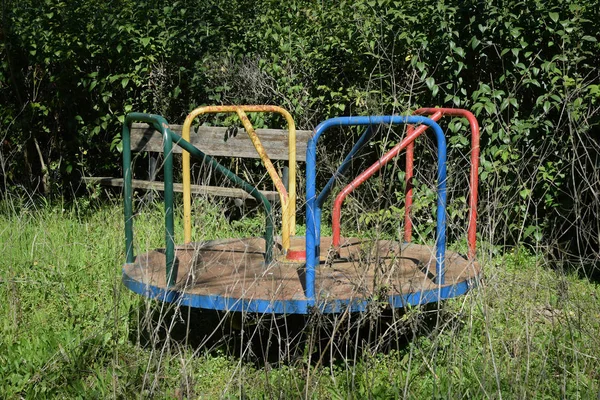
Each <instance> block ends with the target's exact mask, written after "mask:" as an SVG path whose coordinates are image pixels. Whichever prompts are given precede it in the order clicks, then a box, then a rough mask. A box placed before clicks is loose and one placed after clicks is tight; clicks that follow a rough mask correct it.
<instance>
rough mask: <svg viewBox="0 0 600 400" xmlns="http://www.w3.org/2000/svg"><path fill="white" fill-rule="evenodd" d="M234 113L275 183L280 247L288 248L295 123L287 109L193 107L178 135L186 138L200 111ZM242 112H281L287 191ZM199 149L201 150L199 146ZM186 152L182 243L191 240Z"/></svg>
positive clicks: (293, 192) (185, 155) (291, 227)
mask: <svg viewBox="0 0 600 400" xmlns="http://www.w3.org/2000/svg"><path fill="white" fill-rule="evenodd" d="M221 112H232V113H233V112H234V113H236V114H237V115H238V117H239V118H240V120H241V121H242V125H243V126H244V129H245V130H246V132H248V136H249V137H250V140H251V141H252V144H253V145H254V148H255V149H256V151H257V153H258V155H259V156H260V159H261V160H262V162H263V164H264V165H265V168H266V169H267V172H268V173H269V176H270V177H271V179H272V180H273V183H274V184H275V188H276V189H277V192H278V193H279V199H280V201H281V209H282V218H281V219H282V221H281V242H282V243H281V244H282V246H283V250H284V251H287V250H288V249H289V248H290V236H291V235H295V234H296V124H295V123H294V120H293V118H292V116H291V115H290V113H289V112H287V111H286V110H284V109H283V108H281V107H277V106H207V107H199V108H196V109H195V110H193V111H192V112H191V113H190V114H189V115H188V116H187V117H186V119H185V122H184V123H183V129H182V135H181V136H182V137H183V138H184V139H185V140H187V141H188V142H189V141H190V129H191V126H192V122H193V121H194V119H195V118H196V117H197V116H199V115H202V114H208V113H221ZM246 112H270V113H278V114H281V115H283V117H284V118H285V120H286V121H287V124H288V132H289V134H288V154H289V167H288V168H289V178H288V190H289V193H288V190H286V189H285V186H284V184H283V182H282V180H281V178H280V177H279V175H278V174H277V171H276V170H275V167H274V166H273V163H272V162H271V160H270V159H269V156H268V155H267V152H266V151H265V148H264V147H263V145H262V144H261V142H260V139H259V138H258V135H257V134H256V132H255V131H254V127H253V126H252V124H251V123H250V120H249V119H248V116H247V115H246ZM201 150H202V149H201ZM190 168H191V166H190V154H189V153H188V152H187V151H185V150H184V151H183V232H184V241H185V243H190V242H191V241H192V193H191V170H190Z"/></svg>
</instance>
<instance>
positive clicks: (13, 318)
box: [0, 199, 600, 399]
mask: <svg viewBox="0 0 600 400" xmlns="http://www.w3.org/2000/svg"><path fill="white" fill-rule="evenodd" d="M203 207H204V214H203V215H204V217H202V218H204V219H205V220H204V219H202V220H200V221H199V222H198V223H197V224H196V225H197V226H200V227H201V226H203V224H204V226H207V225H208V224H212V225H211V226H212V228H211V229H199V230H198V231H197V233H196V234H197V235H205V236H213V237H228V236H233V235H236V234H240V235H247V234H259V233H260V218H261V217H260V215H259V216H254V217H252V218H251V217H248V218H247V219H246V220H244V221H242V222H238V223H237V225H234V227H233V228H232V225H231V224H229V223H228V222H227V220H226V218H225V216H224V214H223V213H222V212H221V211H220V208H218V207H213V208H207V206H206V205H203ZM162 216H163V214H162V210H161V207H160V206H157V205H154V204H151V205H149V206H146V207H145V208H143V209H142V210H141V211H140V212H139V214H138V217H137V218H136V222H135V227H136V231H135V232H136V238H137V245H138V246H139V249H138V250H143V249H146V248H152V247H155V246H160V245H162V243H163V240H164V229H163V218H162ZM122 220H123V218H122V208H121V206H120V204H114V203H108V204H100V205H98V204H92V205H90V201H89V200H87V199H80V200H78V201H77V202H76V203H74V204H68V205H65V204H60V203H59V204H56V203H55V204H42V205H39V204H35V203H34V202H26V201H24V200H22V199H12V200H6V201H5V202H4V203H3V204H2V213H1V214H0V243H2V256H1V257H0V291H1V293H2V302H0V321H1V323H0V326H1V327H2V334H1V335H0V397H1V398H7V399H11V398H22V397H25V398H36V397H40V398H46V397H59V398H94V397H95V398H114V397H118V398H129V397H143V398H146V397H157V398H184V397H186V398H220V397H225V398H238V397H244V398H298V397H307V398H331V399H338V398H340V399H341V398H431V397H435V398H465V397H466V398H500V397H502V398H558V397H561V398H591V397H596V396H597V395H598V393H599V392H600V386H599V383H598V382H599V381H600V367H599V366H600V360H599V359H600V335H598V332H599V331H600V301H599V300H598V296H600V290H599V288H598V285H597V284H596V283H594V282H590V281H588V280H586V279H582V278H580V277H579V276H577V275H574V274H571V273H565V272H562V271H557V270H553V269H552V268H549V267H548V266H547V265H545V262H544V258H543V257H542V256H541V255H540V254H534V253H537V251H536V249H533V250H529V251H527V250H525V249H523V248H516V249H514V250H513V251H510V252H508V253H505V254H501V253H499V252H497V250H496V249H494V248H493V247H491V246H487V247H486V248H485V249H483V250H481V252H480V256H479V260H480V262H482V263H483V266H484V271H485V280H484V281H483V282H482V284H481V285H480V287H479V288H478V289H476V290H475V291H473V292H472V293H470V294H469V295H467V296H465V297H462V298H459V299H455V300H450V301H447V302H445V303H444V304H443V305H441V308H440V309H437V307H429V308H412V309H408V310H405V312H403V313H396V314H394V315H391V314H385V312H384V313H383V314H382V315H375V313H371V315H362V316H348V315H340V316H336V317H330V318H324V317H323V316H319V315H313V316H309V317H308V318H307V319H306V320H303V319H300V320H296V321H286V320H282V319H269V318H260V317H257V316H251V315H238V314H234V315H231V314H230V315H227V314H216V313H212V314H211V313H208V312H197V311H194V310H187V309H173V308H172V307H168V306H165V305H161V304H159V303H155V302H149V301H145V300H143V299H141V298H139V297H138V296H136V295H134V294H132V293H130V292H129V291H128V290H126V289H125V288H124V287H123V285H122V284H121V282H120V279H121V272H120V265H121V263H122V262H123V259H124V251H123V221H122ZM177 223H178V224H180V220H178V221H177ZM257 227H258V228H257ZM255 231H256V232H255ZM179 232H180V230H179ZM188 320H189V323H188ZM240 324H241V327H242V329H241V330H240V329H239V327H240ZM282 327H284V328H285V329H281V328H282ZM278 329H279V330H278ZM286 329H287V331H288V333H290V332H291V333H293V332H299V333H297V336H295V337H290V335H288V336H287V337H285V335H280V333H281V332H284V331H285V330H286ZM166 331H170V332H171V333H170V335H167V334H166V333H165V332H166ZM206 332H208V333H206ZM377 332H380V333H377ZM381 332H385V334H384V333H381ZM203 335H204V336H203ZM244 335H245V336H244ZM259 336H261V337H259ZM267 337H269V340H267V341H266V342H268V345H269V346H272V347H273V348H274V349H275V352H274V353H275V356H274V357H261V352H262V354H265V353H266V351H265V350H264V348H263V349H262V350H261V348H260V345H259V347H258V348H257V347H256V346H257V345H256V343H257V342H258V343H263V344H264V343H265V340H261V339H265V338H267ZM300 337H301V339H299V338H300ZM331 338H333V340H331ZM242 339H243V340H242ZM255 339H258V340H255ZM280 340H284V341H285V340H287V341H289V343H293V345H294V346H296V347H295V348H294V349H293V351H290V352H289V353H287V354H285V355H283V356H282V354H283V353H284V352H283V351H282V350H281V349H285V346H280V345H279V343H278V341H280ZM251 346H254V347H252V348H251Z"/></svg>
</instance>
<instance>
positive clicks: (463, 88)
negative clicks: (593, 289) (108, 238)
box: [0, 0, 600, 263]
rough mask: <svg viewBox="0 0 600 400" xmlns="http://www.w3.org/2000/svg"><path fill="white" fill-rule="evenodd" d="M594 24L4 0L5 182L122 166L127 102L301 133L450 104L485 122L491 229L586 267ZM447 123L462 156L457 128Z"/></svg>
mask: <svg viewBox="0 0 600 400" xmlns="http://www.w3.org/2000/svg"><path fill="white" fill-rule="evenodd" d="M598 17H599V16H598V7H597V4H595V3H594V2H591V1H589V0H569V1H558V0H553V1H543V2H542V1H518V0H509V1H505V2H501V3H500V2H495V1H489V0H487V1H456V0H454V1H438V0H425V1H421V2H416V1H392V0H368V1H364V0H361V1H353V2H344V1H342V2H321V1H295V0H292V1H289V2H285V3H282V2H279V1H274V0H271V1H262V2H254V1H247V0H232V1H229V2H227V3H226V4H225V3H224V2H218V1H207V2H171V1H140V2H134V1H128V0H118V1H116V0H111V1H93V0H79V1H68V2H66V1H64V2H61V1H52V0H44V1H15V0H3V2H2V30H1V32H0V34H1V36H2V40H1V42H0V46H1V47H0V50H1V53H0V98H1V99H2V100H1V103H0V120H1V121H2V124H1V126H2V144H1V146H2V151H1V152H0V155H1V158H0V163H1V167H2V170H1V173H2V178H3V179H2V187H3V190H8V189H11V188H26V189H27V190H31V189H32V188H38V189H39V191H40V192H41V193H44V194H49V193H54V194H57V195H65V194H67V195H68V194H69V193H71V192H72V191H73V190H72V189H71V188H72V187H78V186H77V183H78V182H79V178H80V176H81V175H82V174H85V175H101V176H107V175H119V174H120V172H119V159H120V157H119V149H120V146H119V145H120V133H119V132H120V129H119V124H120V122H119V121H121V120H122V118H123V115H124V114H125V113H127V112H129V111H132V110H135V111H146V112H153V113H158V114H162V115H164V116H165V117H166V118H167V119H168V120H169V121H170V122H173V123H181V121H182V120H183V118H184V116H185V115H186V114H187V112H188V111H189V110H191V109H192V108H194V107H197V106H200V105H205V104H215V103H217V104H220V103H223V104H240V103H269V104H278V105H282V106H284V107H285V108H287V109H288V110H290V111H291V113H292V114H293V115H294V117H295V118H296V121H297V124H298V125H299V127H301V128H312V127H314V126H315V125H316V124H318V123H319V122H320V121H322V120H323V119H325V118H329V117H333V116H340V115H365V114H383V113H402V114H405V113H410V112H411V111H412V110H414V109H416V108H417V107H420V106H452V107H464V108H468V109H470V110H473V111H474V113H475V114H476V116H477V117H478V119H479V122H480V124H481V126H482V159H481V169H480V177H481V193H482V194H483V195H482V196H481V200H482V205H481V207H480V209H481V219H480V221H481V223H482V225H483V226H485V227H486V229H489V230H490V233H491V236H490V239H491V240H492V241H494V242H497V243H499V242H505V243H509V244H511V243H516V242H519V241H523V240H526V241H530V242H540V241H543V242H544V243H546V244H548V245H549V246H550V247H551V248H552V249H554V253H553V254H554V255H556V256H558V257H559V258H562V257H563V256H564V255H565V254H567V255H568V254H571V253H576V254H577V255H579V256H582V257H583V258H581V259H580V261H582V262H584V263H590V262H594V260H597V259H598V248H599V247H600V241H599V239H598V238H599V237H600V227H599V224H598V218H597V216H598V215H599V213H598V211H599V205H598V204H599V200H598V193H599V192H600V179H599V178H598V172H597V171H598V166H599V165H600V160H599V158H598V150H599V146H600V145H599V137H600V135H599V134H598V122H599V117H598V107H599V106H600V86H599V84H600V77H599V72H598V69H597V65H598V64H599V62H600V51H599V50H600V49H599V44H598V38H597V27H598V24H597V21H598ZM264 123H265V124H266V125H269V124H271V125H274V124H277V121H270V120H267V121H265V122H264ZM447 126H448V129H447V132H446V134H447V135H448V139H449V143H450V147H451V149H450V151H454V152H455V154H458V155H461V154H462V155H464V154H465V152H466V151H467V150H468V145H467V144H468V142H467V137H468V132H467V126H466V124H465V123H464V121H460V120H453V121H451V122H450V123H449V124H448V125H447ZM326 145H327V143H326ZM330 146H331V147H332V149H331V150H333V147H334V145H331V144H330ZM454 159H456V157H455V158H454ZM460 165H463V167H464V163H462V164H460ZM451 167H452V166H451ZM458 167H459V164H456V169H455V171H458ZM70 184H75V186H72V185H70ZM395 188H396V189H400V188H399V187H395ZM464 190H465V191H466V188H465V189H464ZM429 195H430V196H432V195H433V194H432V193H430V194H429ZM464 195H465V193H464V192H463V193H456V194H455V195H454V196H455V198H456V199H461V198H462V197H464ZM424 196H425V197H427V195H424ZM461 196H462V197H461ZM463 208H464V207H463ZM492 208H493V210H494V212H493V213H490V212H489V210H490V209H492ZM464 214H465V213H464V212H462V211H460V210H459V211H457V213H456V215H457V218H459V219H460V218H464Z"/></svg>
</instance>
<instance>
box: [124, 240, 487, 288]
mask: <svg viewBox="0 0 600 400" xmlns="http://www.w3.org/2000/svg"><path fill="white" fill-rule="evenodd" d="M303 241H304V238H297V237H293V238H292V246H301V245H302V244H303ZM321 246H322V248H323V249H324V250H325V249H329V248H331V238H323V239H322V242H321ZM275 247H276V249H275V253H276V254H277V252H278V251H279V252H281V250H280V249H281V244H280V243H278V245H276V246H275ZM263 252H264V240H263V239H259V238H249V239H224V240H215V241H207V242H202V243H190V244H189V245H186V246H180V247H178V248H176V251H175V253H176V260H177V261H176V262H177V263H178V271H179V272H178V276H177V282H176V285H175V287H173V289H175V290H178V291H181V292H186V293H192V294H200V295H218V296H225V297H234V298H243V299H265V300H273V299H277V300H304V299H305V296H304V288H303V284H302V282H303V281H304V278H303V270H304V268H303V266H304V264H302V263H293V262H284V261H281V260H282V259H283V257H282V254H280V255H279V256H277V255H276V256H275V258H274V260H275V261H273V262H272V263H271V264H270V265H269V266H267V267H265V266H264V258H263ZM323 253H324V254H323V256H322V257H321V265H320V266H319V267H318V268H317V275H316V285H315V295H316V297H317V299H320V300H343V299H357V298H364V299H376V298H378V296H386V295H397V294H407V293H417V292H419V291H424V290H431V289H435V288H437V287H438V285H437V284H436V283H435V282H434V280H435V254H434V250H433V249H432V248H429V247H426V246H421V245H416V244H403V245H401V244H400V243H398V242H394V241H377V242H372V241H370V240H366V239H356V238H350V239H343V240H342V245H341V247H340V257H339V258H337V259H333V258H331V259H329V260H328V253H327V252H326V251H323ZM164 268H165V255H164V251H162V250H160V249H159V250H155V251H151V252H148V253H145V254H140V255H138V256H137V258H136V261H135V263H134V264H130V265H126V266H125V272H126V274H127V275H129V276H130V277H131V278H133V279H135V280H137V281H139V282H140V283H144V284H150V285H152V286H157V287H161V288H164V287H166V286H165V284H166V282H165V270H164ZM479 272H480V266H479V264H478V263H476V262H469V261H467V260H466V259H465V258H463V257H462V256H460V255H458V254H457V253H454V252H447V253H446V284H445V285H444V286H447V285H452V284H454V283H456V282H460V281H465V280H468V279H472V278H474V277H475V276H477V275H478V274H479Z"/></svg>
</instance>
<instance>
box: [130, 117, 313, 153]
mask: <svg viewBox="0 0 600 400" xmlns="http://www.w3.org/2000/svg"><path fill="white" fill-rule="evenodd" d="M169 128H170V129H171V130H172V131H173V132H175V133H177V134H178V135H181V128H182V125H169ZM256 134H257V135H258V137H259V139H260V142H261V143H262V145H263V147H264V148H265V149H266V151H267V154H268V156H269V158H270V159H271V160H287V159H288V132H287V130H284V129H256ZM311 137H312V131H305V130H296V160H297V161H306V144H307V142H308V141H309V140H310V138H311ZM190 142H191V143H192V144H193V145H194V146H196V147H197V148H199V149H200V150H201V151H203V152H204V153H206V154H208V155H211V156H223V157H243V158H259V156H258V153H257V152H256V149H255V148H254V145H253V144H252V141H251V140H250V137H249V136H248V134H247V133H246V131H245V130H244V129H242V128H239V129H231V128H223V127H213V126H200V127H198V128H197V129H192V131H191V132H190ZM131 150H133V151H145V152H156V153H162V151H163V144H162V136H161V134H160V133H159V132H158V131H156V130H155V129H152V128H150V126H149V125H147V124H140V123H135V124H133V125H132V127H131ZM173 152H174V153H181V148H180V147H179V146H173Z"/></svg>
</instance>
